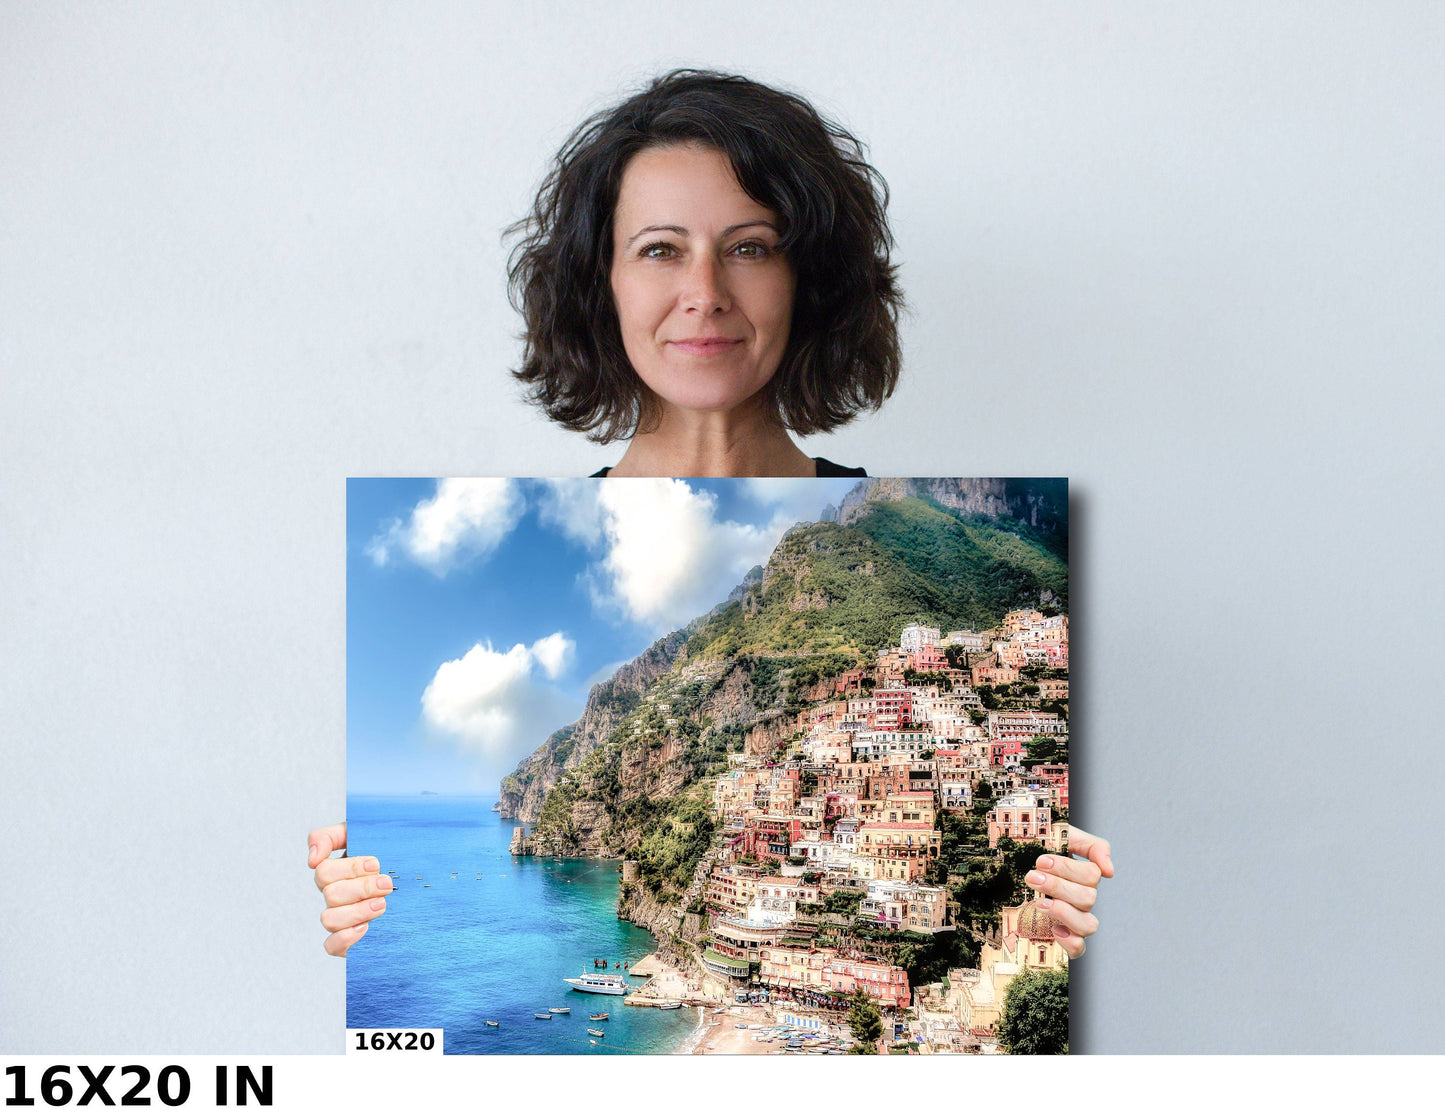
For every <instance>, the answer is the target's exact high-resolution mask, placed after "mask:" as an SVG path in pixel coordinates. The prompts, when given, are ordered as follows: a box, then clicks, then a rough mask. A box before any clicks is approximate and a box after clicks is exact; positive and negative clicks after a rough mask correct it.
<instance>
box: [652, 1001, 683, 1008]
mask: <svg viewBox="0 0 1445 1117" xmlns="http://www.w3.org/2000/svg"><path fill="white" fill-rule="evenodd" d="M657 1007H658V1008H681V1007H682V1002H681V1001H668V1002H667V1003H666V1004H660V1005H658V1006H657Z"/></svg>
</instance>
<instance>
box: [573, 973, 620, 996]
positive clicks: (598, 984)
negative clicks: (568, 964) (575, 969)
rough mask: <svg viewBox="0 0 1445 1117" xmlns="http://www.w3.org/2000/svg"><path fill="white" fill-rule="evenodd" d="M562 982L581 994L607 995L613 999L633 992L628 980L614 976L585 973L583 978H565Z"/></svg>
mask: <svg viewBox="0 0 1445 1117" xmlns="http://www.w3.org/2000/svg"><path fill="white" fill-rule="evenodd" d="M562 980H563V981H565V982H566V983H567V984H568V985H570V986H572V988H573V989H576V990H577V991H578V992H579V993H606V994H608V995H609V996H613V997H623V996H626V995H627V994H628V993H630V992H632V990H631V989H630V988H628V985H627V981H626V979H625V978H621V977H617V976H616V975H614V974H590V973H584V974H583V975H582V976H581V977H564V978H563V979H562Z"/></svg>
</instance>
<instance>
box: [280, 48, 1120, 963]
mask: <svg viewBox="0 0 1445 1117" xmlns="http://www.w3.org/2000/svg"><path fill="white" fill-rule="evenodd" d="M886 205H887V189H886V187H885V185H884V183H883V180H882V178H881V176H880V175H879V174H878V172H877V171H875V170H874V169H873V168H872V167H871V166H869V165H868V163H867V161H866V160H865V159H864V156H863V150H862V147H861V145H860V144H859V143H858V141H857V140H856V139H854V138H853V137H852V136H851V135H849V134H848V133H847V132H845V131H844V130H843V129H842V128H839V127H838V126H837V125H834V124H831V123H829V122H827V121H825V120H824V119H822V118H821V117H820V116H819V115H818V113H817V112H816V111H815V110H814V109H813V108H812V106H810V105H809V104H808V103H807V102H806V101H804V100H802V99H801V98H799V97H795V96H793V95H791V94H788V93H783V92H780V91H778V90H774V89H770V88H768V87H767V86H763V85H759V84H758V83H756V82H752V81H749V80H747V79H746V78H741V77H736V76H729V75H724V74H715V73H707V72H700V71H692V70H680V71H676V72H674V73H671V74H667V75H665V76H663V77H661V78H659V79H657V80H656V81H654V82H653V83H652V84H651V85H650V86H649V87H648V88H647V89H646V90H644V91H643V92H641V93H639V94H637V95H635V96H633V97H631V98H629V99H628V100H626V101H624V102H623V103H622V104H621V105H619V106H617V107H616V108H614V109H611V110H609V111H607V112H604V113H601V114H599V115H597V116H595V117H593V118H592V119H591V120H589V121H587V122H586V123H584V124H583V125H582V126H581V127H580V128H579V129H578V130H577V131H576V132H574V133H573V135H572V136H571V138H570V139H569V140H568V141H567V143H566V144H565V145H564V146H563V148H562V151H561V152H560V153H559V155H558V157H557V161H556V165H555V167H554V169H553V171H552V173H551V174H550V175H549V176H548V178H547V180H546V181H545V182H544V183H543V186H542V189H541V191H540V192H539V194H538V197H537V201H536V205H535V207H534V209H533V211H532V215H531V216H530V217H529V218H528V219H527V220H526V221H524V222H522V223H520V225H518V226H516V227H514V231H516V232H518V233H520V234H521V235H522V240H521V243H520V244H519V245H518V248H517V250H516V252H514V254H513V258H512V266H511V273H510V279H511V292H512V297H513V301H514V304H515V305H516V306H517V309H518V310H519V311H520V312H521V314H522V316H523V318H524V319H525V321H526V347H525V350H524V353H523V361H522V367H521V368H520V369H518V370H517V372H516V373H515V375H516V376H517V378H518V379H519V380H521V381H522V382H523V383H524V384H526V385H527V386H528V389H529V395H530V398H531V399H532V401H533V402H534V403H536V404H537V405H538V406H540V407H541V408H542V409H543V410H544V411H545V412H546V413H547V415H548V416H549V417H550V418H552V419H554V420H555V421H557V422H559V423H561V424H562V425H563V426H565V427H567V428H568V429H569V430H575V431H580V432H583V433H586V434H587V435H588V436H589V437H590V438H592V439H593V440H594V441H597V442H603V443H606V442H612V441H616V440H620V439H625V440H626V441H627V448H626V450H625V451H624V452H623V454H622V457H621V458H620V459H619V461H618V462H617V464H616V465H615V466H613V467H612V468H611V469H610V470H608V469H604V470H602V471H600V473H599V474H596V476H605V475H611V476H617V477H679V476H681V477H748V476H764V477H812V476H845V475H858V476H864V475H865V474H864V471H863V470H861V469H852V470H850V469H845V468H844V467H842V466H838V465H836V464H834V463H833V462H829V461H827V460H825V459H822V458H810V457H808V456H807V455H806V454H804V453H803V452H802V451H801V450H800V449H798V447H797V445H796V444H795V443H794V442H793V440H792V438H791V435H790V432H795V433H797V434H799V435H807V434H812V433H814V432H820V431H829V430H832V429H833V428H835V427H837V426H840V425H842V424H843V423H846V422H848V421H849V420H850V419H852V418H853V417H854V416H856V415H857V414H858V413H859V412H860V411H863V410H865V409H868V410H872V409H876V408H877V407H878V406H879V405H880V404H881V403H882V402H883V401H884V400H885V399H887V398H888V396H889V395H890V394H891V393H892V391H893V388H894V385H895V384H896V383H897V380H898V369H899V363H900V356H899V345H898V332H897V320H898V313H899V310H900V309H901V307H902V296H901V295H900V293H899V291H898V288H897V286H896V285H895V283H894V268H893V265H892V264H891V263H890V262H889V258H888V253H889V249H890V248H891V246H892V238H891V235H890V233H889V231H888V225H887V221H886V217H885V210H886ZM308 844H309V847H310V849H309V855H310V856H309V859H308V863H309V865H310V867H311V868H313V869H315V870H316V885H317V887H318V888H320V889H321V891H322V893H323V894H324V895H325V897H326V904H327V907H326V911H325V912H324V913H323V914H322V917H321V922H322V924H323V926H325V927H326V929H327V930H328V931H330V932H331V934H330V935H329V937H328V938H327V940H326V950H327V952H328V953H330V954H334V955H338V956H340V955H344V954H345V953H346V951H347V950H348V949H349V948H350V947H351V945H352V944H353V943H355V942H356V941H357V940H358V939H359V938H361V936H362V935H363V934H365V933H366V929H367V927H368V926H369V925H370V920H372V919H373V918H375V917H376V916H377V915H379V914H381V913H382V912H383V911H384V910H385V908H386V893H387V892H389V891H390V890H391V880H390V878H389V877H387V876H386V875H385V874H382V873H381V872H380V865H379V864H378V862H377V860H376V858H374V857H344V858H337V859H335V860H330V859H328V858H329V855H330V853H331V851H332V850H334V849H340V848H343V847H344V846H345V844H346V827H345V825H344V824H343V825H339V826H329V827H324V828H322V829H320V830H316V831H313V832H312V833H311V835H310V836H309V838H308ZM1069 846H1070V851H1071V852H1073V853H1076V854H1080V855H1081V856H1082V857H1084V858H1087V860H1074V859H1071V858H1067V857H1062V856H1049V855H1046V856H1044V857H1041V858H1039V861H1038V866H1037V868H1036V869H1035V870H1034V871H1033V872H1031V873H1030V874H1029V876H1028V878H1027V879H1028V882H1029V884H1031V885H1033V886H1034V887H1035V888H1038V889H1040V890H1041V891H1042V892H1043V893H1044V897H1043V899H1041V900H1040V907H1043V908H1045V909H1046V910H1047V911H1048V912H1049V914H1050V915H1051V916H1052V917H1053V918H1054V920H1055V921H1056V926H1055V934H1056V936H1057V938H1058V940H1059V942H1060V944H1061V945H1062V946H1063V947H1064V949H1065V951H1066V952H1067V953H1068V955H1069V957H1071V958H1077V957H1078V956H1079V955H1080V954H1082V953H1083V952H1084V938H1085V937H1086V936H1088V935H1091V934H1093V933H1094V931H1095V930H1096V929H1097V927H1098V921H1097V920H1096V919H1095V918H1094V916H1093V915H1092V914H1091V913H1090V909H1091V908H1092V907H1093V905H1094V900H1095V898H1096V894H1097V892H1096V890H1097V885H1098V883H1099V879H1100V876H1101V875H1102V876H1113V865H1112V862H1111V861H1110V857H1109V843H1108V842H1106V841H1104V840H1102V839H1099V838H1095V837H1093V836H1092V835H1090V834H1086V833H1084V832H1083V831H1081V830H1076V829H1074V828H1073V827H1070V841H1069Z"/></svg>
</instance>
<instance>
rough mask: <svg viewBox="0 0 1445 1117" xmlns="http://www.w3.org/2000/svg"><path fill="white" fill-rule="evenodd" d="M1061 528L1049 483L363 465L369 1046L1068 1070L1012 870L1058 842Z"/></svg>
mask: <svg viewBox="0 0 1445 1117" xmlns="http://www.w3.org/2000/svg"><path fill="white" fill-rule="evenodd" d="M1067 540H1068V519H1067V486H1066V483H1065V482H1063V481H1061V480H1002V479H983V480H977V479H869V480H865V481H861V482H860V481H854V480H851V479H842V480H838V479H807V480H801V479H800V480H767V481H760V480H698V479H693V480H689V481H684V480H679V479H621V478H618V479H600V480H594V479H581V480H569V481H557V480H517V479H470V480H468V479H449V480H444V481H438V482H426V481H412V480H398V481H383V480H352V481H351V482H350V483H349V485H348V604H347V609H348V637H347V640H348V668H347V670H348V791H349V795H348V828H349V841H350V852H351V853H353V854H365V855H371V856H375V857H377V858H379V859H380V862H381V865H382V870H383V872H385V873H387V874H388V875H389V876H390V877H391V879H392V880H393V881H394V882H395V890H394V891H393V892H392V893H391V894H390V895H389V896H388V898H387V910H386V911H385V913H384V914H383V915H382V916H381V917H379V918H378V919H376V920H375V921H374V922H373V924H372V925H371V927H370V928H369V929H368V932H367V934H366V935H365V936H364V937H363V938H362V939H361V940H360V941H359V942H358V943H357V944H356V945H355V946H354V947H353V948H352V949H351V952H350V954H349V956H348V957H349V961H348V967H347V1025H348V1027H351V1028H391V1029H395V1028H402V1027H404V1028H443V1029H445V1050H446V1051H447V1052H448V1053H501V1052H505V1053H587V1054H610V1053H658V1052H671V1051H689V1052H695V1053H700V1054H712V1053H729V1052H747V1053H757V1054H761V1053H842V1052H849V1051H852V1052H859V1053H861V1052H865V1051H869V1052H871V1051H877V1052H883V1051H887V1050H890V1049H898V1050H910V1051H915V1052H919V1053H925V1054H927V1053H945V1052H953V1053H990V1052H994V1051H1003V1052H1020V1053H1053V1052H1062V1051H1066V1050H1067V1037H1068V985H1067V959H1066V957H1065V956H1064V954H1063V951H1062V949H1061V948H1060V947H1059V946H1058V945H1057V944H1056V943H1055V942H1054V939H1053V934H1052V930H1051V927H1050V924H1049V921H1048V918H1047V916H1046V915H1045V914H1044V913H1043V912H1042V911H1040V910H1039V909H1038V907H1037V906H1036V904H1035V903H1034V902H1033V901H1034V899H1035V894H1034V893H1033V892H1032V890H1031V889H1029V888H1028V887H1027V885H1026V884H1025V882H1024V880H1023V876H1024V874H1025V873H1026V872H1027V871H1028V869H1029V868H1031V867H1032V865H1033V861H1034V859H1035V858H1036V857H1037V856H1038V855H1039V854H1040V853H1042V852H1044V851H1045V850H1046V849H1048V850H1057V849H1061V848H1063V847H1064V845H1066V842H1067V836H1066V834H1067V830H1066V827H1067V819H1068V702H1069V692H1068V573H1067V554H1068V550H1067V547H1068V543H1067ZM602 959H606V964H605V967H604V966H603V965H602V964H601V960H602ZM619 964H621V968H619ZM604 973H605V974H606V975H607V977H608V981H609V983H610V984H612V985H613V986H614V988H615V989H616V990H617V991H619V992H626V994H627V995H626V996H621V995H616V996H613V995H600V994H599V993H597V992H587V991H585V990H586V989H588V988H589V987H590V988H595V987H596V986H597V984H598V979H599V978H600V976H601V975H602V974H604ZM623 982H625V983H626V984H625V985H623V984H620V983H623ZM553 1008H558V1009H567V1010H569V1011H567V1012H565V1013H553V1012H551V1011H550V1010H551V1009H553ZM603 1012H605V1013H607V1019H606V1020H599V1021H593V1020H590V1019H589V1017H590V1016H591V1015H593V1014H600V1013H603Z"/></svg>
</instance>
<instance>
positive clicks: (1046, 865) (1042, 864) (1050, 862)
mask: <svg viewBox="0 0 1445 1117" xmlns="http://www.w3.org/2000/svg"><path fill="white" fill-rule="evenodd" d="M1053 867H1054V859H1053V858H1052V857H1040V858H1039V868H1040V869H1052V868H1053Z"/></svg>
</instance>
